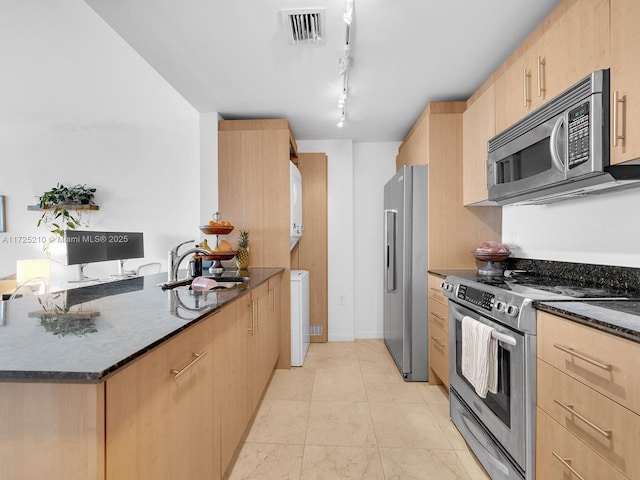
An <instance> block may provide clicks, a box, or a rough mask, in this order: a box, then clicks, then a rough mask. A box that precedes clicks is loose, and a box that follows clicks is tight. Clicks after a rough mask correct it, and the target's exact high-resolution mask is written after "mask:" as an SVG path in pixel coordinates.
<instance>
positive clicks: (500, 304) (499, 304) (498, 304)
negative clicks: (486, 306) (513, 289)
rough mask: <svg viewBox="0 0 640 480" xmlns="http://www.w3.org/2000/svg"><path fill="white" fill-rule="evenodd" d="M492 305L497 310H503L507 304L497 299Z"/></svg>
mask: <svg viewBox="0 0 640 480" xmlns="http://www.w3.org/2000/svg"><path fill="white" fill-rule="evenodd" d="M493 307H494V308H495V309H496V310H497V311H499V312H504V311H505V310H506V308H507V304H506V303H504V302H500V301H498V302H496V303H495V304H494V305H493Z"/></svg>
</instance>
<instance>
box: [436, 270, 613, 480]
mask: <svg viewBox="0 0 640 480" xmlns="http://www.w3.org/2000/svg"><path fill="white" fill-rule="evenodd" d="M507 274H509V272H507ZM442 289H443V291H444V294H445V295H446V296H447V297H448V298H449V300H450V301H449V332H450V335H449V356H450V358H449V376H450V414H451V419H452V420H453V422H454V424H455V425H456V427H457V428H458V430H460V433H461V434H462V436H463V437H464V438H465V440H466V441H467V443H468V444H469V445H470V446H471V448H472V450H473V452H474V453H475V455H476V456H477V457H478V459H479V460H480V462H481V463H482V465H483V466H484V467H485V469H486V470H487V472H488V473H489V475H490V476H491V478H492V479H493V480H503V479H504V480H506V479H509V480H512V479H526V480H532V479H534V478H535V402H536V310H535V308H534V307H533V305H532V302H533V301H535V300H549V301H551V300H577V299H580V300H583V299H586V298H611V297H614V296H615V295H612V294H611V292H607V291H604V290H599V289H593V288H583V287H581V286H577V285H570V284H567V283H566V282H565V281H562V280H555V279H553V278H548V277H541V276H535V275H527V274H523V273H522V272H520V273H519V272H513V273H512V276H511V277H504V278H502V277H500V278H498V279H496V278H493V277H492V278H487V279H485V278H483V277H481V276H470V277H460V276H448V277H447V278H446V280H445V281H444V282H443V283H442ZM465 316H469V317H471V318H472V319H474V320H476V321H479V322H482V323H484V324H486V325H489V326H491V327H493V328H494V329H495V330H494V331H493V333H492V336H493V337H494V338H496V339H497V340H498V386H497V392H496V393H488V394H487V396H486V397H485V398H482V397H480V396H479V395H478V394H477V393H476V391H475V389H474V387H473V386H472V385H471V384H470V383H469V382H468V381H467V379H466V378H465V377H464V376H463V375H462V368H461V357H462V319H463V317H465Z"/></svg>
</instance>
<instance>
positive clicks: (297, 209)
mask: <svg viewBox="0 0 640 480" xmlns="http://www.w3.org/2000/svg"><path fill="white" fill-rule="evenodd" d="M289 164H290V166H291V167H290V171H291V175H290V176H291V193H290V195H289V198H290V199H291V236H290V241H289V250H293V247H295V246H296V243H298V240H300V237H302V230H303V229H304V227H303V226H302V175H301V174H300V170H298V167H296V166H295V165H294V164H293V162H289Z"/></svg>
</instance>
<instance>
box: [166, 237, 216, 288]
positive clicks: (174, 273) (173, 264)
mask: <svg viewBox="0 0 640 480" xmlns="http://www.w3.org/2000/svg"><path fill="white" fill-rule="evenodd" d="M192 242H195V240H187V241H186V242H182V243H179V244H178V245H176V246H175V247H173V249H171V251H170V252H169V262H168V264H169V269H168V270H169V278H168V280H169V281H170V282H171V281H176V280H178V269H179V268H180V264H181V263H182V261H183V260H184V259H185V258H186V257H187V256H188V255H191V254H196V253H200V254H202V255H209V254H210V253H211V252H210V251H209V250H206V249H204V248H202V247H194V248H190V249H189V250H187V251H186V252H184V253H183V254H182V255H178V249H179V248H180V247H181V246H182V245H186V244H187V243H192Z"/></svg>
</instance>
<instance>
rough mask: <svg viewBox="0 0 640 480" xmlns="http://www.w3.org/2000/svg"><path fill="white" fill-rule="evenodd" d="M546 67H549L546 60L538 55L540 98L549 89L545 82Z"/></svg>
mask: <svg viewBox="0 0 640 480" xmlns="http://www.w3.org/2000/svg"><path fill="white" fill-rule="evenodd" d="M546 65H547V62H545V60H544V58H542V57H541V56H540V55H538V96H539V97H542V92H546V91H547V87H546V85H545V82H544V74H545V71H544V70H545V69H544V68H542V67H544V66H546Z"/></svg>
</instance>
